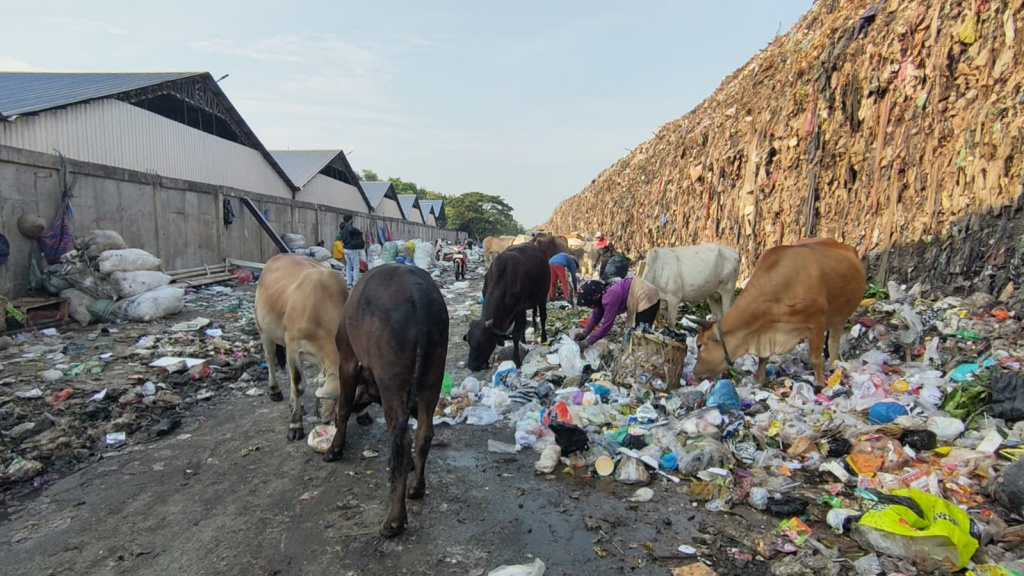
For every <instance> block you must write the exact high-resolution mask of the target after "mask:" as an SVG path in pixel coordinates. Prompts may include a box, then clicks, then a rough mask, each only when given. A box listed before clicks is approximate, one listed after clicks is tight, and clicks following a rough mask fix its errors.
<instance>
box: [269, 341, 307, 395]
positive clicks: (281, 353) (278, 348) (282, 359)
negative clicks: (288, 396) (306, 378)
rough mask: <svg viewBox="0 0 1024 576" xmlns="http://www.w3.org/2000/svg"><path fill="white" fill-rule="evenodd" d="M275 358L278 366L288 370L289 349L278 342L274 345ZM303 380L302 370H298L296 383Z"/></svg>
mask: <svg viewBox="0 0 1024 576" xmlns="http://www.w3.org/2000/svg"><path fill="white" fill-rule="evenodd" d="M274 359H275V360H277V367H278V368H280V369H282V370H284V371H285V372H288V349H287V348H285V347H284V346H282V345H280V344H277V345H275V346H274ZM301 382H302V370H297V371H296V377H295V385H296V386H298V385H299V383H301Z"/></svg>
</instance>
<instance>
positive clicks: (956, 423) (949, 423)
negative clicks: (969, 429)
mask: <svg viewBox="0 0 1024 576" xmlns="http://www.w3.org/2000/svg"><path fill="white" fill-rule="evenodd" d="M928 429H929V430H931V431H932V432H934V433H935V436H936V437H938V439H939V440H942V441H943V442H952V441H953V440H956V439H957V438H959V437H960V435H961V434H963V433H964V429H965V426H964V423H963V422H961V421H960V420H959V419H957V418H950V417H948V416H932V417H931V418H929V419H928Z"/></svg>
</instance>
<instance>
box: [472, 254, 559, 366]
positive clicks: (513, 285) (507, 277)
mask: <svg viewBox="0 0 1024 576" xmlns="http://www.w3.org/2000/svg"><path fill="white" fill-rule="evenodd" d="M550 280H551V270H550V268H548V257H547V256H545V255H544V251H543V250H542V249H540V248H539V247H538V246H535V245H533V244H518V245H516V246H512V247H510V248H508V249H507V250H505V251H504V252H502V253H501V254H498V256H497V257H496V258H495V259H494V262H493V263H491V267H490V268H488V269H487V274H485V275H484V308H483V311H482V313H481V314H480V319H479V320H473V321H472V322H470V323H469V332H468V333H467V334H466V336H465V337H464V338H463V340H465V341H466V342H468V343H469V360H468V361H467V362H466V367H468V368H469V369H470V370H472V371H474V372H477V371H480V370H483V369H484V368H486V367H487V363H488V361H489V360H490V358H491V354H493V353H494V349H495V347H497V345H498V343H499V342H501V343H504V342H505V341H506V340H508V339H509V338H511V339H512V344H513V347H514V348H513V356H512V360H513V361H514V362H515V363H516V367H520V366H522V362H523V360H522V356H521V355H520V353H519V343H520V342H525V341H526V311H527V310H531V309H532V310H533V325H534V329H535V330H536V328H537V311H538V310H540V332H541V341H542V342H545V341H547V339H548V333H547V328H546V326H545V324H547V320H548V309H547V302H548V285H549V283H550Z"/></svg>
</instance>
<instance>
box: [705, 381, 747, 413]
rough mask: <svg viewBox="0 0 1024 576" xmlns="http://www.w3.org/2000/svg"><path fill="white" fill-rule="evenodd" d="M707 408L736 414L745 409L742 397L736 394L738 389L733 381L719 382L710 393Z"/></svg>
mask: <svg viewBox="0 0 1024 576" xmlns="http://www.w3.org/2000/svg"><path fill="white" fill-rule="evenodd" d="M705 406H708V407H710V406H716V407H718V408H722V409H725V410H728V411H730V412H735V411H737V410H739V409H740V408H742V407H743V404H742V403H741V402H740V396H739V394H737V393H736V387H735V386H734V385H733V383H732V381H731V380H719V381H718V382H715V385H714V386H713V387H712V388H711V391H710V392H708V400H707V402H706V403H705Z"/></svg>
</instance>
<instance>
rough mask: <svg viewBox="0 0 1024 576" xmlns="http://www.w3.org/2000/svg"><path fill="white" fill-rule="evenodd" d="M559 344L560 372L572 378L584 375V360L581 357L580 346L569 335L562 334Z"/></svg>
mask: <svg viewBox="0 0 1024 576" xmlns="http://www.w3.org/2000/svg"><path fill="white" fill-rule="evenodd" d="M558 343H559V348H558V365H559V366H561V370H559V372H561V374H562V376H565V377H566V378H572V377H573V376H581V375H583V358H581V357H580V347H579V345H578V344H577V343H576V342H575V341H574V340H573V339H572V338H570V337H569V335H568V334H562V336H561V337H560V338H559V339H558Z"/></svg>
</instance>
